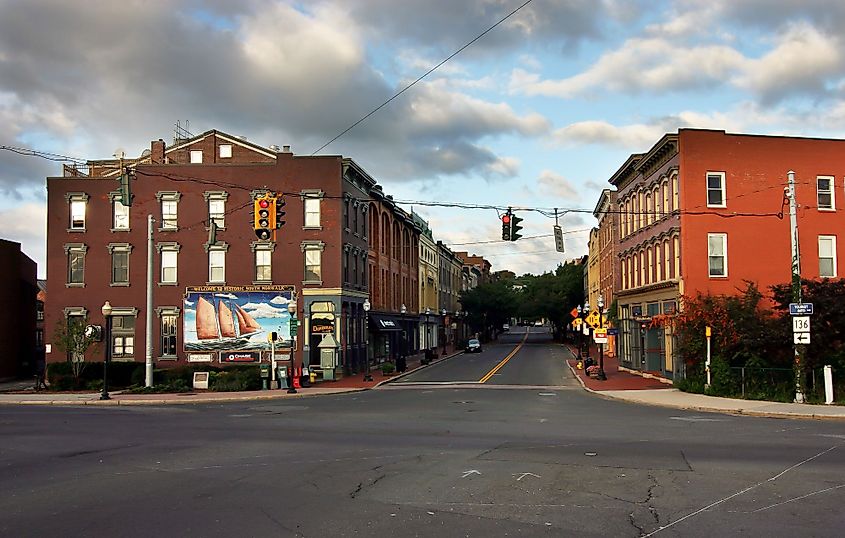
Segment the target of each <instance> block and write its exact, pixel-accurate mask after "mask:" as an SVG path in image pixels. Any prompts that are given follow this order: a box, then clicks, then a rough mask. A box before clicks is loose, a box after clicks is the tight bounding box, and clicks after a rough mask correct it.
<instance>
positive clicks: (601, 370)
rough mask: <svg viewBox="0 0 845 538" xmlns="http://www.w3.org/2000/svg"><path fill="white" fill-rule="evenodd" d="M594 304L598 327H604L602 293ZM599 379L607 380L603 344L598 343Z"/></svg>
mask: <svg viewBox="0 0 845 538" xmlns="http://www.w3.org/2000/svg"><path fill="white" fill-rule="evenodd" d="M596 306H598V307H599V329H601V328H603V327H604V325H603V323H602V318H603V317H604V295H602V294H599V299H598V301H596ZM599 379H600V380H602V381H607V376H606V375H605V373H604V344H599Z"/></svg>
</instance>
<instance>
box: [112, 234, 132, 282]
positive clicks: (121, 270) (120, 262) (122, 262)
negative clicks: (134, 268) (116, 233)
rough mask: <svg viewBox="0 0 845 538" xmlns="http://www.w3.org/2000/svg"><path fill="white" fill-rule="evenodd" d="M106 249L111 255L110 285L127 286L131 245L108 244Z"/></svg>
mask: <svg viewBox="0 0 845 538" xmlns="http://www.w3.org/2000/svg"><path fill="white" fill-rule="evenodd" d="M108 248H109V252H110V253H111V285H112V286H128V285H129V253H130V252H131V251H132V245H130V244H128V243H110V244H109V247H108Z"/></svg>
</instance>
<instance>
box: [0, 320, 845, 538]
mask: <svg viewBox="0 0 845 538" xmlns="http://www.w3.org/2000/svg"><path fill="white" fill-rule="evenodd" d="M532 333H533V328H532ZM524 337H525V335H524V334H521V333H520V332H519V331H517V328H514V332H513V333H511V334H508V335H506V336H504V337H502V338H500V342H499V343H498V344H494V345H487V346H485V350H484V352H483V353H481V354H477V355H474V356H472V357H468V356H465V355H459V356H457V357H455V358H453V359H448V360H446V361H442V362H440V363H437V364H436V365H432V366H431V367H430V368H425V369H423V370H422V371H421V372H419V373H415V374H414V375H412V376H408V377H407V378H405V379H403V380H402V382H400V383H395V384H391V385H388V387H387V388H384V389H378V390H371V391H367V392H360V393H353V394H346V395H339V396H330V397H315V398H303V399H297V400H283V401H273V402H266V401H263V402H254V403H253V402H241V403H237V404H226V405H196V406H194V405H185V406H170V407H161V408H159V407H113V408H90V407H85V408H52V407H51V408H40V407H8V406H6V407H1V408H0V432H2V433H0V435H2V439H0V441H2V442H0V483H2V490H0V513H2V514H3V516H2V517H0V536H15V537H21V536H308V537H324V536H431V537H435V536H436V537H438V538H443V537H444V536H483V537H495V536H555V537H558V536H727V535H737V534H746V535H750V536H763V535H769V536H784V535H792V536H841V534H842V529H843V528H845V512H843V511H842V509H841V507H842V504H843V501H845V425H842V424H841V423H838V422H825V421H812V420H783V419H766V418H752V417H744V416H729V415H719V414H707V413H692V412H684V411H679V410H672V409H664V408H657V407H644V406H634V405H628V404H625V403H621V402H617V401H612V400H606V399H603V398H601V397H598V396H595V395H592V394H589V393H586V392H584V391H583V390H582V389H581V388H580V387H579V386H577V385H576V384H574V383H575V382H574V381H573V380H572V378H571V377H569V374H568V373H567V372H566V370H565V369H564V368H563V366H562V365H560V364H558V363H557V361H558V359H559V358H560V357H562V355H561V353H562V352H563V351H562V349H561V348H560V346H556V345H554V344H553V343H551V341H550V339H549V337H548V335H544V334H530V335H528V337H527V338H525V343H524V344H523V345H522V346H521V347H520V348H519V349H518V351H517V352H516V353H515V354H513V355H512V356H511V358H510V359H508V360H507V361H506V362H504V360H505V358H506V357H508V355H509V354H510V353H511V352H512V351H513V350H514V349H516V347H517V346H518V345H519V343H520V342H522V340H523V338H524ZM500 364H501V365H502V366H501V367H500V368H499V369H498V370H497V371H496V372H494V373H492V374H490V372H491V371H493V370H494V369H495V368H496V367H497V366H498V365H500ZM485 377H486V378H487V380H486V381H485V382H481V380H482V379H484V378H485ZM453 382H467V383H459V384H452V383H453Z"/></svg>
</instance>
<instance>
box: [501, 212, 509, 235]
mask: <svg viewBox="0 0 845 538" xmlns="http://www.w3.org/2000/svg"><path fill="white" fill-rule="evenodd" d="M502 239H503V240H504V241H510V240H511V214H510V212H508V213H505V214H504V215H502Z"/></svg>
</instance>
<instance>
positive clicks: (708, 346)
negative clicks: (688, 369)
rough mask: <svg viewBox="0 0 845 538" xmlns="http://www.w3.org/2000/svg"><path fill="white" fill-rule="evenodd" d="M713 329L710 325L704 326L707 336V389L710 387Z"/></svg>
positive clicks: (705, 368)
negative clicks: (711, 336)
mask: <svg viewBox="0 0 845 538" xmlns="http://www.w3.org/2000/svg"><path fill="white" fill-rule="evenodd" d="M711 331H712V329H710V327H705V328H704V335H705V336H706V337H707V361H706V362H705V363H704V371H705V372H707V384H706V385H704V388H705V389H709V388H710V334H711Z"/></svg>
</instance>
